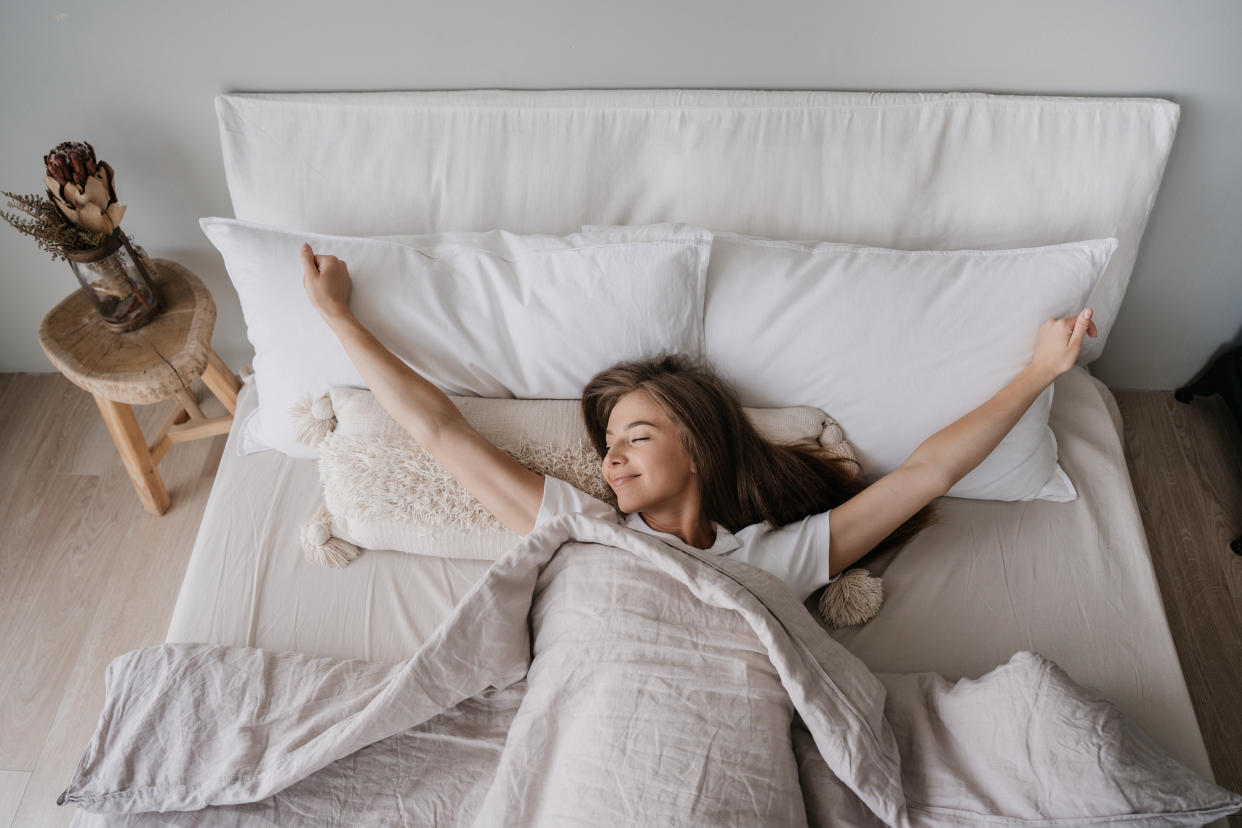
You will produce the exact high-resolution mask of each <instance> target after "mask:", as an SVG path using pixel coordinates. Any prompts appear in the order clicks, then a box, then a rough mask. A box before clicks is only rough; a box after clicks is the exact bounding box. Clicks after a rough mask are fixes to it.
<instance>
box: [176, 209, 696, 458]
mask: <svg viewBox="0 0 1242 828" xmlns="http://www.w3.org/2000/svg"><path fill="white" fill-rule="evenodd" d="M200 225H201V226H202V228H203V232H204V233H205V234H206V235H207V237H208V238H209V239H210V240H211V242H212V244H214V245H215V246H216V248H217V249H219V251H220V253H221V254H222V255H223V256H224V262H225V266H226V267H227V268H228V272H229V277H230V278H231V279H232V281H233V285H234V287H236V289H237V295H238V298H239V299H240V300H241V306H242V313H243V315H244V317H245V320H246V329H247V335H248V336H249V338H250V342H251V344H252V345H253V346H254V349H255V358H254V372H255V387H256V391H257V393H258V397H259V405H258V408H257V409H256V410H255V413H254V414H253V415H252V416H251V417H250V418H249V420H248V421H247V422H246V423H245V424H244V425H243V428H244V429H245V430H246V433H245V434H244V435H243V443H244V444H245V445H246V446H247V447H248V449H249V450H251V451H253V450H257V449H260V448H275V449H278V450H280V451H282V452H284V453H286V454H289V455H292V456H294V457H315V456H316V453H315V451H314V450H313V449H311V448H309V447H307V446H305V445H302V444H300V443H298V442H297V441H296V440H295V439H294V436H293V433H292V430H291V426H290V420H289V410H290V408H291V407H292V406H293V405H294V404H295V403H296V402H297V400H298V399H300V398H301V397H303V396H304V395H307V394H310V395H317V394H320V393H322V392H325V391H327V390H328V389H329V388H331V387H333V386H361V387H365V385H366V383H365V382H364V381H363V379H362V377H361V376H360V375H359V373H358V371H357V369H356V368H355V367H354V365H353V363H352V362H351V361H350V360H349V357H348V355H347V354H346V353H345V349H344V348H343V347H342V346H341V344H340V342H339V341H338V340H337V338H336V336H335V335H333V333H332V331H331V330H330V329H329V328H328V326H327V325H326V324H324V322H323V321H322V319H321V318H320V316H319V314H318V312H316V311H315V309H314V308H313V307H312V306H311V304H310V302H309V300H308V299H307V297H306V293H305V290H304V289H303V287H302V266H301V263H300V261H299V249H300V247H301V245H302V243H303V242H310V244H311V246H312V247H313V248H314V249H315V251H316V252H317V253H327V254H331V255H334V256H338V257H340V258H341V259H343V260H344V261H345V262H346V264H347V265H348V266H349V272H350V275H351V276H352V278H353V294H352V296H351V298H350V307H351V308H352V310H353V312H354V314H355V315H356V316H357V317H358V319H359V321H361V322H362V323H363V324H364V325H365V326H367V328H368V329H369V330H370V331H371V332H372V333H374V334H375V336H376V337H378V338H379V340H380V342H382V343H383V344H384V345H385V346H386V347H387V348H388V349H389V350H391V351H392V352H393V353H394V354H396V355H397V356H398V357H399V358H401V359H402V360H403V361H405V362H406V363H407V364H409V365H411V366H412V367H413V368H414V369H415V370H417V371H418V372H419V373H421V374H422V375H423V376H425V377H426V378H427V379H428V380H430V381H431V382H433V383H435V384H436V385H437V386H439V387H440V388H441V389H442V390H444V391H445V392H446V393H449V394H454V395H460V396H481V397H519V398H574V397H577V396H579V395H580V394H581V392H582V387H583V386H584V385H585V384H586V382H587V381H588V380H589V379H590V378H591V377H592V376H594V375H595V374H596V373H598V372H599V371H601V370H603V369H604V368H607V367H608V366H610V365H612V364H614V363H615V362H618V361H619V360H624V359H636V358H641V357H646V356H651V355H654V354H656V353H658V352H661V351H667V352H686V353H690V354H695V355H697V354H701V353H702V349H703V291H704V280H705V276H706V269H707V261H708V256H709V254H710V251H711V236H712V234H711V232H710V231H708V230H705V229H702V228H696V227H691V226H688V225H685V224H673V223H664V224H656V225H644V226H637V227H606V226H600V227H594V228H592V229H591V230H590V231H584V232H581V233H572V234H570V235H568V236H544V235H517V234H514V233H509V232H506V231H504V230H490V231H487V232H477V233H476V232H460V233H440V234H435V235H423V236H386V237H384V238H361V237H351V236H328V235H321V234H317V233H302V232H293V231H289V230H283V229H279V228H275V227H268V226H265V225H260V224H254V223H251V222H244V221H237V220H235V219H225V218H204V219H201V220H200Z"/></svg>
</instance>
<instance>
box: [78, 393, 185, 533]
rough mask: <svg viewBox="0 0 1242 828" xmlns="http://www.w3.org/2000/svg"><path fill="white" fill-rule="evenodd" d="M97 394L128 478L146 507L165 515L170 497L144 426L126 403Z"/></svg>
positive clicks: (105, 421)
mask: <svg viewBox="0 0 1242 828" xmlns="http://www.w3.org/2000/svg"><path fill="white" fill-rule="evenodd" d="M94 397H95V404H96V405H97V406H99V413H100V414H102V415H103V419H104V423H106V424H107V426H108V431H109V432H110V433H111V434H112V442H113V443H115V444H116V450H117V451H118V452H120V455H121V461H122V462H124V463H125V470H126V471H127V472H129V479H130V480H131V481H133V483H134V488H135V489H136V490H137V491H138V499H139V500H141V501H142V506H143V508H144V509H146V510H147V511H148V512H150V513H151V514H153V515H162V514H164V512H166V511H168V505H169V503H170V502H171V500H170V499H169V497H168V490H167V489H165V488H164V479H163V478H161V477H160V473H159V472H158V471H156V470H155V463H154V462H152V460H151V452H150V450H149V449H148V448H147V441H146V438H144V437H143V436H142V429H141V428H139V427H138V420H137V418H135V417H134V410H133V409H132V408H130V407H129V406H128V405H126V404H125V403H118V402H113V401H112V400H110V399H108V398H106V397H101V396H99V395H98V394H95V395H94Z"/></svg>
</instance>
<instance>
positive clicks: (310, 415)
mask: <svg viewBox="0 0 1242 828" xmlns="http://www.w3.org/2000/svg"><path fill="white" fill-rule="evenodd" d="M289 416H290V418H292V420H293V437H294V439H295V440H297V441H298V442H299V443H303V444H305V445H308V446H311V447H312V448H314V447H315V446H318V445H319V444H320V443H322V442H323V440H324V438H325V437H327V436H328V435H329V434H331V433H332V431H333V430H334V429H335V428H336V412H335V411H333V410H332V397H331V395H329V394H320V395H319V396H318V397H316V398H314V399H313V400H312V399H311V398H310V396H309V395H307V396H304V397H302V398H301V399H299V400H298V401H297V402H296V403H294V404H293V406H292V407H290V409H289Z"/></svg>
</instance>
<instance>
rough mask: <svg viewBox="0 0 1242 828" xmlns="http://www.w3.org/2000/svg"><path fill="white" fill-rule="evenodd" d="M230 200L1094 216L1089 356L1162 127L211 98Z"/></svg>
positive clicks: (1042, 235)
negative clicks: (1096, 243)
mask: <svg viewBox="0 0 1242 828" xmlns="http://www.w3.org/2000/svg"><path fill="white" fill-rule="evenodd" d="M216 111H217V114H218V116H219V122H220V136H221V143H222V146H223V151H224V161H225V169H226V175H227V180H228V186H229V192H230V194H231V196H232V200H233V209H234V212H235V215H236V217H237V218H239V219H245V220H249V221H255V222H261V223H264V224H272V225H278V226H282V227H287V228H291V229H298V230H308V231H314V232H320V233H335V234H344V235H384V234H396V233H431V232H440V231H445V230H491V229H496V228H501V229H505V230H509V231H512V232H517V233H554V234H564V233H569V232H573V231H576V230H578V229H579V227H580V226H581V225H583V224H647V223H655V222H662V221H679V222H687V223H690V224H695V225H699V226H702V227H707V228H709V229H712V230H717V231H720V230H728V231H733V232H738V233H752V234H756V235H763V236H770V237H773V238H781V239H823V240H831V241H842V242H853V243H857V244H868V245H876V246H881V247H896V248H904V249H957V248H985V249H989V248H1010V247H1025V246H1035V245H1043V244H1053V243H1058V242H1064V241H1077V240H1081V239H1088V238H1100V237H1106V236H1116V237H1117V239H1118V241H1119V246H1118V249H1117V253H1116V254H1115V255H1114V256H1113V259H1112V261H1111V263H1110V264H1109V268H1108V270H1107V272H1106V273H1105V274H1104V276H1103V278H1101V280H1100V282H1099V284H1098V286H1097V287H1096V290H1095V293H1093V294H1092V297H1091V300H1090V303H1091V305H1092V306H1093V307H1094V308H1095V319H1096V324H1097V327H1098V328H1099V333H1100V335H1099V337H1098V338H1096V339H1090V338H1088V339H1087V340H1086V341H1085V343H1084V347H1083V355H1082V358H1081V359H1080V362H1082V363H1086V362H1090V361H1091V360H1093V359H1095V358H1096V357H1098V356H1099V354H1100V352H1101V351H1102V349H1103V347H1104V344H1105V342H1106V340H1107V338H1108V332H1109V330H1110V329H1111V327H1112V323H1113V321H1114V319H1115V318H1116V314H1117V311H1118V308H1119V306H1120V304H1121V300H1122V297H1123V296H1124V294H1125V289H1126V286H1127V284H1128V283H1129V279H1130V273H1131V271H1132V269H1133V266H1134V260H1135V257H1136V255H1137V252H1138V246H1139V241H1140V239H1141V237H1142V234H1143V229H1144V227H1145V226H1146V223H1147V218H1148V216H1149V214H1150V212H1151V208H1152V204H1153V203H1154V200H1155V196H1156V191H1157V190H1158V188H1159V185H1160V179H1161V176H1162V174H1163V172H1164V167H1165V162H1166V160H1167V158H1168V154H1169V150H1170V148H1171V146H1172V142H1173V135H1174V132H1175V131H1176V128H1177V120H1178V114H1179V110H1178V107H1177V105H1176V104H1173V103H1171V102H1169V101H1165V100H1160V99H1151V98H1056V97H1036V96H1012V95H984V94H963V93H945V94H933V93H842V92H787V91H754V90H679V89H660V90H567V91H509V90H467V91H456V92H453V91H450V92H367V93H301V94H237V95H222V96H219V97H218V98H217V99H216Z"/></svg>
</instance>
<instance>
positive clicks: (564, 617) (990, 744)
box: [58, 515, 1242, 828]
mask: <svg viewBox="0 0 1242 828" xmlns="http://www.w3.org/2000/svg"><path fill="white" fill-rule="evenodd" d="M58 802H60V803H61V804H66V803H72V804H74V805H77V806H78V807H80V808H82V809H85V810H84V811H82V812H80V813H79V814H78V818H77V819H76V820H75V823H74V824H75V825H109V826H117V825H143V826H151V825H176V826H181V825H212V826H217V825H219V826H224V825H236V826H259V825H264V826H266V825H299V826H302V825H307V826H318V825H323V826H328V825H341V826H344V825H402V826H414V825H446V826H458V825H460V826H467V825H486V826H491V825H573V826H606V828H617V827H618V826H623V825H643V826H652V825H661V826H663V825H712V826H722V825H738V826H741V825H755V826H760V825H762V826H784V825H792V826H802V825H829V824H831V825H843V826H872V825H894V826H902V825H965V824H990V825H995V824H1002V823H1004V824H1010V823H1011V821H1012V820H1028V821H1029V820H1033V821H1034V824H1041V823H1043V822H1045V821H1047V822H1049V823H1051V822H1053V821H1056V820H1073V822H1072V824H1073V825H1075V826H1078V825H1097V824H1098V825H1109V824H1116V823H1117V822H1119V821H1124V822H1125V823H1126V824H1127V825H1130V826H1147V825H1199V824H1203V823H1206V822H1209V821H1211V820H1213V819H1215V818H1217V817H1220V816H1222V815H1225V814H1228V813H1233V812H1235V811H1237V810H1239V809H1242V797H1238V796H1236V795H1235V794H1232V793H1230V792H1228V791H1225V790H1224V789H1222V788H1219V787H1217V786H1216V785H1214V784H1212V783H1211V782H1210V781H1208V780H1206V779H1203V778H1202V777H1200V776H1199V775H1198V774H1196V773H1195V772H1194V771H1192V770H1190V769H1189V768H1187V767H1185V766H1183V765H1181V764H1180V763H1178V762H1177V761H1176V760H1174V759H1172V758H1171V757H1169V756H1168V755H1167V754H1166V753H1164V751H1162V750H1161V749H1160V748H1159V747H1158V746H1156V745H1155V744H1154V743H1153V742H1152V741H1151V740H1150V739H1149V738H1148V737H1147V736H1146V735H1144V734H1143V733H1142V732H1141V731H1139V730H1137V728H1136V727H1135V726H1133V725H1132V724H1131V723H1130V722H1129V721H1128V720H1126V719H1125V718H1124V717H1123V716H1122V715H1121V714H1120V713H1119V712H1118V711H1117V709H1116V708H1115V707H1114V706H1113V705H1111V704H1110V703H1108V702H1107V701H1106V700H1104V699H1102V698H1101V697H1099V695H1098V694H1096V693H1094V692H1093V691H1091V690H1089V689H1087V688H1083V687H1080V686H1079V685H1077V684H1075V683H1074V682H1073V681H1071V680H1070V679H1069V677H1068V676H1066V675H1065V673H1064V672H1062V671H1061V670H1060V669H1059V668H1058V667H1057V666H1056V665H1054V664H1053V663H1052V662H1050V661H1048V660H1047V659H1045V658H1043V657H1041V656H1039V655H1036V654H1034V653H1026V652H1022V653H1018V654H1016V655H1015V656H1014V657H1013V658H1012V659H1011V660H1010V661H1009V662H1008V663H1007V664H1005V665H1002V666H1000V667H998V668H997V669H995V670H993V671H992V672H990V673H988V674H987V675H985V676H983V677H981V678H979V679H977V680H962V681H959V682H957V683H949V682H947V681H945V680H943V679H941V678H940V677H938V676H935V675H933V674H915V675H875V674H872V673H870V672H869V671H868V670H867V669H866V668H865V666H864V665H863V664H862V663H861V662H860V661H859V660H858V659H857V658H855V657H854V656H853V655H851V654H850V653H849V652H848V651H847V650H846V649H845V648H843V647H842V646H840V645H839V644H837V643H836V642H835V641H834V640H833V639H832V638H831V637H830V636H828V635H827V633H826V632H824V630H823V629H822V628H821V627H820V626H819V625H818V624H817V623H816V621H815V620H814V619H813V618H812V617H811V615H810V613H808V612H807V610H806V609H805V607H804V606H803V605H802V604H801V603H800V602H799V601H798V600H797V597H796V596H795V595H794V594H793V593H792V592H790V591H789V590H788V588H787V587H785V585H784V584H782V583H781V582H779V581H778V580H776V579H775V578H774V577H772V576H770V575H768V574H767V573H765V572H762V571H760V570H758V569H755V568H753V567H750V566H747V565H746V564H743V563H740V562H737V561H732V560H730V559H728V558H722V557H718V556H714V555H711V554H709V553H707V552H703V553H702V554H691V553H687V552H684V551H681V550H678V549H675V548H673V547H671V546H668V545H667V544H665V543H663V542H662V541H660V540H659V539H658V538H655V537H653V536H651V535H647V534H644V533H640V532H635V531H633V530H630V529H627V528H625V527H623V526H620V525H616V524H612V523H607V522H604V521H601V520H596V519H593V518H589V517H586V516H584V515H564V516H561V517H558V518H557V519H555V520H553V521H551V522H550V523H549V524H548V525H547V526H545V527H543V528H541V529H540V530H539V531H538V532H535V533H532V534H531V535H530V536H529V537H527V538H526V539H525V540H524V541H523V542H522V543H520V544H518V545H517V546H516V547H515V548H514V549H512V550H511V551H510V552H508V553H506V554H505V555H504V556H503V557H501V558H500V559H499V560H498V561H497V562H496V563H495V565H494V566H493V567H492V568H491V569H490V570H489V571H488V573H487V575H486V576H485V577H484V578H483V579H482V580H481V581H480V582H479V583H478V584H476V586H475V587H474V588H473V589H472V590H471V591H470V593H469V594H468V595H467V596H466V597H465V598H464V599H463V600H462V602H461V603H460V604H459V605H458V606H457V608H456V610H455V611H454V612H453V614H452V615H451V616H450V617H449V618H448V619H447V620H446V621H445V623H444V624H443V625H442V626H441V627H440V628H439V629H438V630H437V632H436V633H435V634H434V635H433V636H432V637H431V639H430V640H428V641H427V642H426V643H425V644H424V646H423V647H422V648H421V649H420V650H419V651H418V652H417V653H416V654H415V655H414V656H413V657H412V658H410V659H409V660H407V661H404V662H401V663H398V664H383V663H370V662H364V661H349V660H339V659H330V658H311V657H307V656H304V655H299V654H295V653H277V652H267V651H263V650H257V649H252V648H237V647H222V646H214V645H206V644H165V645H161V646H156V647H147V648H144V649H141V650H136V651H134V652H131V653H127V654H125V655H123V656H121V657H120V658H118V659H116V660H115V661H114V662H113V663H112V664H111V665H110V666H109V668H108V673H107V695H106V700H105V704H104V709H103V712H102V714H101V717H100V721H99V725H98V728H97V731H96V733H95V735H94V737H93V738H92V739H91V742H90V744H89V745H88V747H87V749H86V752H85V754H84V755H83V757H82V760H81V763H80V765H79V767H78V769H77V772H76V773H75V775H74V777H73V779H72V781H71V782H70V783H69V786H68V788H67V789H66V790H65V792H64V793H63V794H62V795H61V797H60V799H59V800H58ZM199 809H202V810H199ZM1061 824H1065V823H1061Z"/></svg>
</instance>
